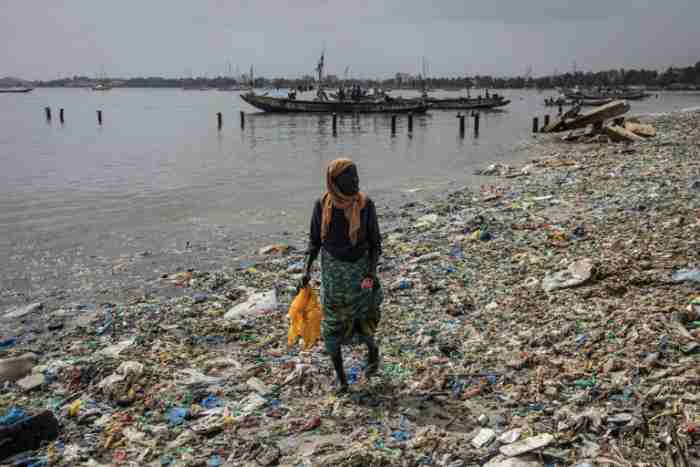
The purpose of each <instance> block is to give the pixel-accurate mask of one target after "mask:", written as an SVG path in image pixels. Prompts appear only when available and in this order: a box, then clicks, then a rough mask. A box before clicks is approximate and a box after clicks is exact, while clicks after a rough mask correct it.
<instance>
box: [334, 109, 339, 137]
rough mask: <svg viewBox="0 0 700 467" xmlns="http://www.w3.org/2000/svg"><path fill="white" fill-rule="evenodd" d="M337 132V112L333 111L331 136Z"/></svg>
mask: <svg viewBox="0 0 700 467" xmlns="http://www.w3.org/2000/svg"><path fill="white" fill-rule="evenodd" d="M336 134H338V114H337V113H335V112H333V136H335V135H336Z"/></svg>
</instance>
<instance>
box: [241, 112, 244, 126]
mask: <svg viewBox="0 0 700 467" xmlns="http://www.w3.org/2000/svg"><path fill="white" fill-rule="evenodd" d="M244 128H245V112H243V111H242V110H241V130H242V129H244Z"/></svg>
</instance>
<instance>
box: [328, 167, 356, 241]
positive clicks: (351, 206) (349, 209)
mask: <svg viewBox="0 0 700 467" xmlns="http://www.w3.org/2000/svg"><path fill="white" fill-rule="evenodd" d="M354 166H355V163H354V162H353V161H351V160H350V159H335V160H333V161H331V162H330V163H329V164H328V169H327V170H326V193H325V194H324V195H323V198H322V200H321V203H322V208H323V211H322V213H321V238H322V239H325V238H326V236H327V235H328V229H329V227H330V225H331V218H332V217H333V216H332V214H333V207H334V206H335V207H337V208H340V209H343V211H344V213H345V219H347V221H348V238H349V239H350V242H351V243H352V244H353V245H356V244H357V238H358V234H359V231H360V211H361V210H362V208H363V207H365V200H366V196H365V194H364V193H362V192H361V191H358V192H357V193H355V194H354V195H346V194H344V193H343V192H342V191H341V190H340V188H339V187H338V185H337V184H336V182H335V178H336V177H337V176H338V175H340V174H341V173H343V172H344V171H345V170H347V169H348V168H350V167H354Z"/></svg>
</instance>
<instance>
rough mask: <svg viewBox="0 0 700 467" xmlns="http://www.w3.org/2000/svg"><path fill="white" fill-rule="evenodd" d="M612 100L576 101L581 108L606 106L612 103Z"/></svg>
mask: <svg viewBox="0 0 700 467" xmlns="http://www.w3.org/2000/svg"><path fill="white" fill-rule="evenodd" d="M614 100H615V99H613V98H608V99H580V100H578V101H577V103H578V104H581V105H582V106H583V107H600V106H601V105H606V104H609V103H611V102H612V101H614Z"/></svg>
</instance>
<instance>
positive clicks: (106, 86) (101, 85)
mask: <svg viewBox="0 0 700 467" xmlns="http://www.w3.org/2000/svg"><path fill="white" fill-rule="evenodd" d="M110 89H112V85H111V84H108V83H97V84H96V85H94V86H93V87H92V90H93V91H109V90H110Z"/></svg>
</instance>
